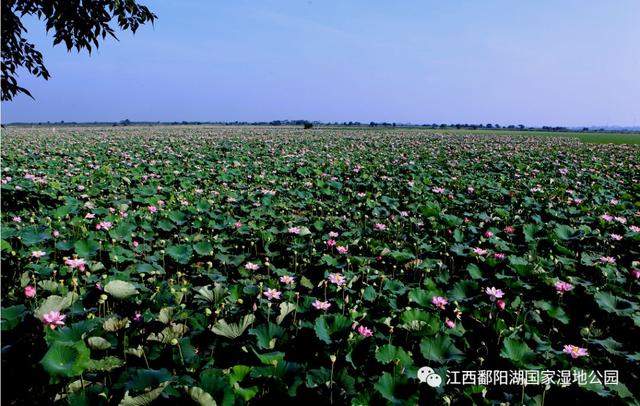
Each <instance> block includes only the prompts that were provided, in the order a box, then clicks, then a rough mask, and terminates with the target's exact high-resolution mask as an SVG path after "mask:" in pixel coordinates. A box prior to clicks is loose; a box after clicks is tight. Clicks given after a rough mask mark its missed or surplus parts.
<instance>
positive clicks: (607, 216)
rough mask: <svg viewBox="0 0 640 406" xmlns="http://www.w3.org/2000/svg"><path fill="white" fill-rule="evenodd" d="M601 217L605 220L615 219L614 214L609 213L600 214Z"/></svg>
mask: <svg viewBox="0 0 640 406" xmlns="http://www.w3.org/2000/svg"><path fill="white" fill-rule="evenodd" d="M600 218H601V219H603V220H604V221H612V220H613V216H611V215H609V214H603V215H602V216H600Z"/></svg>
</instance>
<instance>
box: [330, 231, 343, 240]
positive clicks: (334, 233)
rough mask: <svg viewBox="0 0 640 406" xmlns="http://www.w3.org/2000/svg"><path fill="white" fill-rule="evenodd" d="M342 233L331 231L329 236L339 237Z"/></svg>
mask: <svg viewBox="0 0 640 406" xmlns="http://www.w3.org/2000/svg"><path fill="white" fill-rule="evenodd" d="M339 235H340V234H338V233H336V232H335V231H329V237H331V238H338V236H339Z"/></svg>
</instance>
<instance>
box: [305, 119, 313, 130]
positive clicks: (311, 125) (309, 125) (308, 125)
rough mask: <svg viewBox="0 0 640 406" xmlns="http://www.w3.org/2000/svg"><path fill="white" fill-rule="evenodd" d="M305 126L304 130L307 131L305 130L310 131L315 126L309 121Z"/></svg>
mask: <svg viewBox="0 0 640 406" xmlns="http://www.w3.org/2000/svg"><path fill="white" fill-rule="evenodd" d="M303 126H304V129H305V130H308V129H310V128H313V124H312V123H310V122H308V121H307V122H305V123H304V124H303Z"/></svg>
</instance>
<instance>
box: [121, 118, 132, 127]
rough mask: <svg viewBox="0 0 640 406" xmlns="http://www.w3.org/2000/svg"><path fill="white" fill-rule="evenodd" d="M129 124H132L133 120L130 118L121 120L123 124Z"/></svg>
mask: <svg viewBox="0 0 640 406" xmlns="http://www.w3.org/2000/svg"><path fill="white" fill-rule="evenodd" d="M129 124H131V120H129V119H128V118H126V119H124V120H122V121H120V125H123V126H125V127H126V126H128V125H129Z"/></svg>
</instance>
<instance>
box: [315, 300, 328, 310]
mask: <svg viewBox="0 0 640 406" xmlns="http://www.w3.org/2000/svg"><path fill="white" fill-rule="evenodd" d="M311 306H313V307H315V308H316V309H318V310H327V309H328V308H329V307H331V303H329V302H322V301H320V300H318V299H316V300H315V301H314V302H313V303H311Z"/></svg>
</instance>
